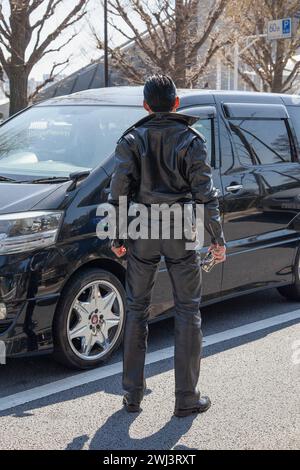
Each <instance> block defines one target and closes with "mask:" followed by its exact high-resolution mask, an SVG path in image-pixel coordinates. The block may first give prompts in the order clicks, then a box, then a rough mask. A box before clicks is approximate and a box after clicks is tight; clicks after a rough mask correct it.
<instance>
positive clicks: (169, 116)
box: [120, 112, 199, 139]
mask: <svg viewBox="0 0 300 470" xmlns="http://www.w3.org/2000/svg"><path fill="white" fill-rule="evenodd" d="M154 120H155V121H161V122H162V123H163V122H168V121H177V122H183V123H185V124H186V125H187V126H192V125H193V124H194V123H195V122H196V121H198V120H199V116H198V117H197V116H188V115H187V114H182V113H173V112H159V113H151V114H148V115H147V116H145V117H143V118H142V119H140V120H139V121H137V122H136V123H135V124H134V125H133V126H130V127H129V128H128V129H126V131H125V132H124V133H123V134H122V136H121V137H120V139H121V138H122V137H123V136H124V135H126V134H127V133H128V132H130V131H131V130H133V129H135V128H136V127H140V126H142V125H143V124H145V123H146V122H149V121H154Z"/></svg>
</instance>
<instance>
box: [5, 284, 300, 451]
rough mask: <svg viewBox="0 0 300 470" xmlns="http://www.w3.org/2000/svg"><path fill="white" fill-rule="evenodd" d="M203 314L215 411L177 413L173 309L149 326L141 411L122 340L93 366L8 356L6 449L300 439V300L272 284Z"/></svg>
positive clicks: (205, 384) (208, 390) (222, 445)
mask: <svg viewBox="0 0 300 470" xmlns="http://www.w3.org/2000/svg"><path fill="white" fill-rule="evenodd" d="M202 315H203V331H204V336H205V339H206V341H205V348H204V359H203V361H202V371H201V378H200V388H201V391H202V393H204V394H208V395H210V397H211V399H212V402H213V406H212V408H211V409H210V410H209V411H208V412H207V413H206V414H203V415H199V416H193V417H188V418H184V419H179V418H175V417H174V416H172V412H173V406H174V397H173V389H174V378H173V358H172V349H171V347H172V345H173V320H172V319H169V320H166V321H163V322H160V323H156V324H152V325H151V326H150V337H149V349H148V351H149V355H148V360H149V364H148V365H147V366H146V376H147V387H148V390H147V395H146V397H145V399H144V402H143V411H142V413H140V414H137V415H128V414H127V413H126V412H125V411H124V410H123V409H122V407H121V400H122V388H121V373H120V370H121V363H120V361H121V351H120V350H119V351H118V352H117V353H115V354H114V356H113V357H112V358H111V359H110V361H109V363H108V364H107V365H106V366H105V367H101V368H99V369H97V370H96V371H93V372H88V373H74V371H69V370H66V369H65V368H63V367H62V366H60V365H58V364H56V363H55V362H54V361H53V359H52V358H51V357H40V358H34V359H30V358H27V359H18V360H9V361H8V363H7V365H6V366H1V367H0V410H2V411H0V422H1V435H0V449H28V448H30V449H157V450H160V449H298V448H299V447H300V411H299V410H300V383H299V376H300V327H299V320H300V303H297V302H288V301H286V300H285V299H283V298H282V297H281V296H280V295H279V294H278V293H277V291H276V290H269V291H266V292H261V293H256V294H253V295H247V296H244V297H240V298H239V299H232V300H227V301H225V302H222V303H218V304H216V305H214V306H210V307H206V308H203V310H202ZM16 400H17V401H16ZM16 403H18V404H19V405H18V406H14V405H15V404H16Z"/></svg>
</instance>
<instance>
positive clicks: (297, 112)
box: [288, 106, 300, 148]
mask: <svg viewBox="0 0 300 470" xmlns="http://www.w3.org/2000/svg"><path fill="white" fill-rule="evenodd" d="M288 112H289V115H290V117H291V118H292V121H293V126H294V129H295V132H296V136H297V140H298V146H299V148H300V106H288Z"/></svg>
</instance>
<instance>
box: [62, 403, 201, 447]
mask: <svg viewBox="0 0 300 470" xmlns="http://www.w3.org/2000/svg"><path fill="white" fill-rule="evenodd" d="M137 416H138V415H136V414H129V413H127V412H126V411H125V410H123V409H121V410H119V411H117V412H116V413H114V414H113V415H111V416H110V417H109V418H108V419H107V421H106V422H105V423H104V425H103V426H101V428H100V429H99V430H98V431H97V432H96V433H95V435H94V436H93V437H92V439H91V442H90V445H89V447H88V448H89V450H107V449H108V448H109V449H110V450H117V449H122V450H127V449H130V450H139V449H142V450H155V449H156V450H157V449H158V450H161V449H173V448H176V449H178V450H179V448H180V449H181V450H182V449H183V448H184V449H190V448H188V447H183V446H176V444H177V442H178V441H179V440H180V438H181V437H182V436H183V435H184V434H186V433H187V432H188V431H189V429H190V427H191V426H192V424H193V421H194V419H195V418H196V417H198V415H193V416H189V417H187V418H185V419H180V418H176V417H175V416H173V417H172V418H171V419H170V420H169V421H168V422H167V423H166V424H165V425H164V426H163V427H162V428H161V429H160V430H159V431H157V432H155V433H154V434H152V435H151V436H147V437H144V438H141V439H138V438H133V437H131V436H130V426H131V425H132V424H133V423H134V421H135V419H136V418H137ZM88 439H89V438H88V436H87V435H83V436H79V437H76V438H75V439H73V441H72V442H70V443H69V444H68V446H67V447H66V450H80V449H83V446H84V445H85V443H86V442H87V440H88Z"/></svg>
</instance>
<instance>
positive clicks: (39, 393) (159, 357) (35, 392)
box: [0, 309, 300, 412]
mask: <svg viewBox="0 0 300 470" xmlns="http://www.w3.org/2000/svg"><path fill="white" fill-rule="evenodd" d="M297 319H300V309H297V310H294V311H292V312H288V313H284V314H281V315H276V316H275V317H271V318H267V319H265V320H260V321H256V322H252V323H248V324H246V325H243V326H239V327H237V328H232V329H229V330H225V331H222V332H220V333H216V334H213V335H209V336H206V337H204V341H203V347H207V346H212V345H214V344H218V343H221V342H224V341H228V340H232V339H235V338H239V337H241V336H246V335H248V334H251V333H255V332H257V331H261V330H266V329H268V328H271V327H273V326H276V325H281V324H284V323H288V322H291V321H293V320H297ZM173 356H174V346H171V347H168V348H164V349H160V350H158V351H154V352H151V353H149V354H147V356H146V365H148V364H153V363H155V362H159V361H163V360H164V359H170V358H171V357H173ZM122 368H123V366H122V362H121V361H120V362H117V363H114V364H110V365H108V366H104V367H100V368H98V369H94V370H91V371H88V372H82V373H80V374H77V375H74V376H71V377H68V378H66V379H61V380H58V381H55V382H52V383H50V384H46V385H41V386H39V387H35V388H32V389H29V390H26V391H24V392H19V393H16V394H13V395H8V396H6V397H3V398H1V399H0V412H1V411H5V410H9V409H10V408H14V407H16V406H20V405H24V404H26V403H30V402H32V401H35V400H40V399H41V398H45V397H48V396H50V395H54V394H56V393H61V392H64V391H67V390H70V389H72V388H75V387H79V386H82V385H86V384H88V383H91V382H95V381H98V380H101V379H104V378H107V377H110V376H113V375H116V374H120V373H122Z"/></svg>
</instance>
